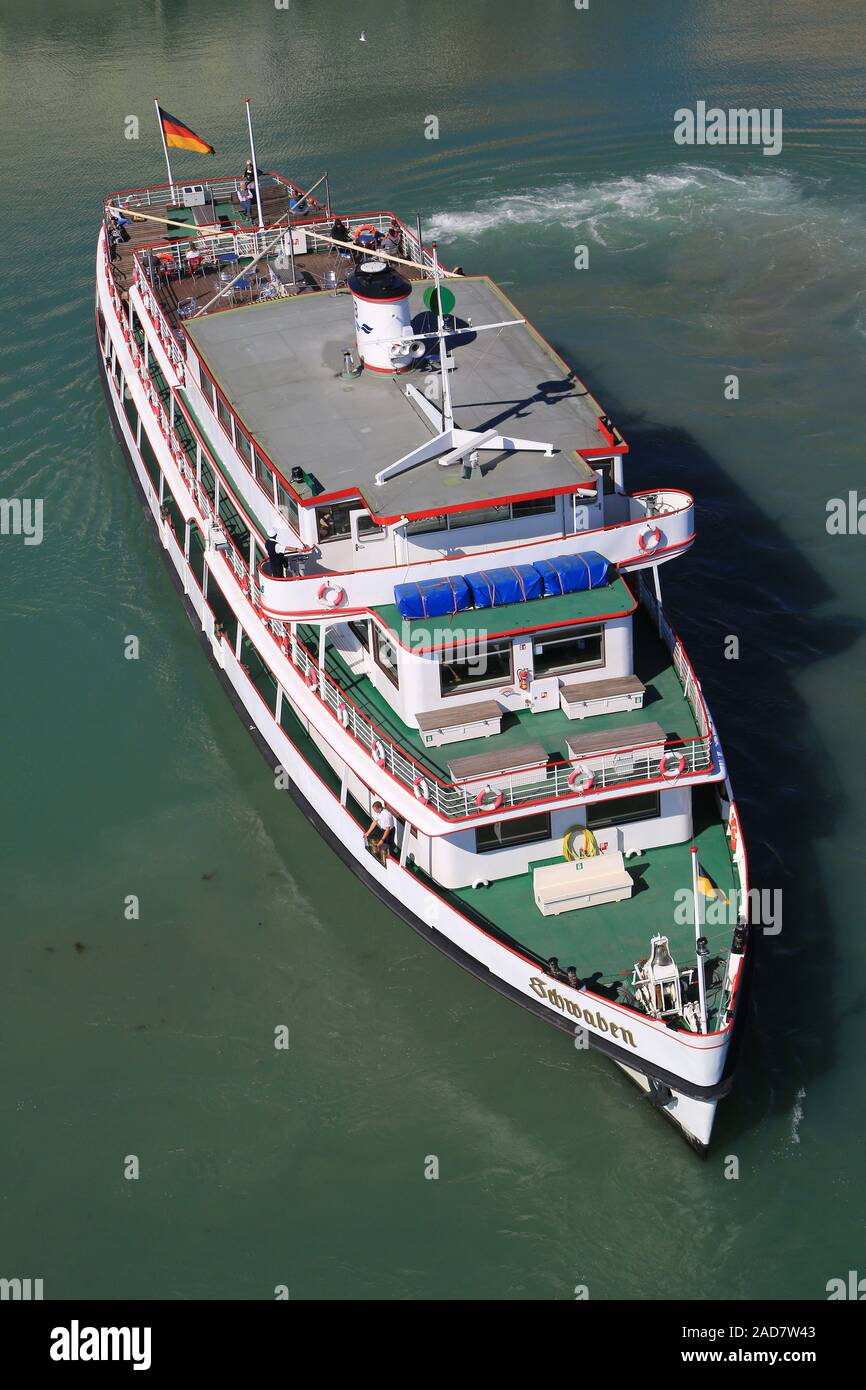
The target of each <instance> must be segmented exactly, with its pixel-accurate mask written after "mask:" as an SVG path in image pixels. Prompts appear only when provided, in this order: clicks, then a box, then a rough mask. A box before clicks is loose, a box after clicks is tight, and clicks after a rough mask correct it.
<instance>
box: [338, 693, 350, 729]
mask: <svg viewBox="0 0 866 1390" xmlns="http://www.w3.org/2000/svg"><path fill="white" fill-rule="evenodd" d="M337 718H338V720H339V721H340V725H341V727H342V728H344V729H348V727H349V706H348V705H345V704H343V701H342V700H341V701H340V703H339V704H338V705H337Z"/></svg>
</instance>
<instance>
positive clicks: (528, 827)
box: [475, 812, 550, 854]
mask: <svg viewBox="0 0 866 1390" xmlns="http://www.w3.org/2000/svg"><path fill="white" fill-rule="evenodd" d="M549 839H550V813H549V812H545V813H544V814H543V815H540V816H515V818H514V820H500V821H493V822H492V823H491V824H489V825H479V826H478V827H477V829H476V831H475V852H476V854H489V853H490V851H491V850H496V849H516V848H517V846H518V845H534V844H535V843H536V842H537V841H539V840H549Z"/></svg>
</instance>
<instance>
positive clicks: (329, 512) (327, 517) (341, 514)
mask: <svg viewBox="0 0 866 1390" xmlns="http://www.w3.org/2000/svg"><path fill="white" fill-rule="evenodd" d="M351 510H352V508H351V507H346V506H338V507H318V508H317V509H316V527H317V529H318V534H319V540H320V541H341V540H345V539H346V537H347V536H351V534H352V528H351V526H350V524H349V514H350V512H351Z"/></svg>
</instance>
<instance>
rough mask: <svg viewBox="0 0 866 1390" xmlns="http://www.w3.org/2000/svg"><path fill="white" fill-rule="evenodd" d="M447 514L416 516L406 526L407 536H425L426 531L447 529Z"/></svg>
mask: <svg viewBox="0 0 866 1390" xmlns="http://www.w3.org/2000/svg"><path fill="white" fill-rule="evenodd" d="M447 530H448V518H447V516H418V517H416V518H415V520H414V521H410V522H409V525H408V526H407V527H406V534H407V536H425V535H426V534H427V532H428V531H447Z"/></svg>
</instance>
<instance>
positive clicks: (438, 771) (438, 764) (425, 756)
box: [300, 595, 699, 782]
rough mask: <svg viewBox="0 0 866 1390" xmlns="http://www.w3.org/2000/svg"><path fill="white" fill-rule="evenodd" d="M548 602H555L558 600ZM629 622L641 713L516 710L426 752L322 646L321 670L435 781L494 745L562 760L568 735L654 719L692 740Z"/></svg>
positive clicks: (651, 648) (645, 634)
mask: <svg viewBox="0 0 866 1390" xmlns="http://www.w3.org/2000/svg"><path fill="white" fill-rule="evenodd" d="M574 597H575V595H569V601H571V599H572V598H574ZM551 601H552V602H557V603H558V602H560V600H558V599H554V600H551ZM460 616H461V617H462V616H466V615H463V614H461V615H460ZM632 621H633V628H634V668H635V673H636V674H637V675H638V676H639V677H640V679H641V680H642V681H643V683H644V685H645V686H646V696H645V699H644V707H643V709H641V710H630V711H628V712H627V713H620V714H601V715H593V716H592V717H591V718H589V719H582V720H581V719H568V718H567V717H566V715H565V714H564V713H563V712H562V710H559V709H554V710H548V711H547V712H546V713H544V714H531V713H530V712H529V711H528V710H522V711H521V712H520V713H519V714H506V715H504V716H503V720H502V732H501V733H499V734H493V735H491V737H489V738H473V739H466V740H465V741H463V742H461V743H449V744H446V745H445V746H444V747H442V748H427V747H426V746H425V744H424V743H423V742H422V739H421V735H420V732H419V731H418V729H410V728H408V727H407V725H405V724H404V723H403V721H402V720H401V719H400V718H399V716H398V715H397V714H395V712H394V710H393V709H392V708H391V706H390V705H389V704H388V702H387V700H386V699H385V697H384V696H383V695H380V693H379V692H378V690H376V688H375V686H374V685H373V683H372V681H371V680H370V679H369V677H367V676H365V675H357V674H353V673H352V672H351V671H350V670H349V668H348V666H346V664H345V662H344V661H343V659H342V657H340V655H339V654H338V653H337V652H336V651H334V649H333V648H332V647H330V646H328V647H326V651H325V666H326V669H327V671H328V674H329V675H330V676H332V677H333V679H334V680H335V681H336V682H337V683H338V684H339V685H341V686H342V688H343V690H344V691H345V692H346V694H347V695H348V696H349V699H350V700H351V701H352V702H353V703H354V704H355V705H357V706H358V708H359V709H361V710H362V711H363V712H364V713H365V714H366V715H367V716H368V717H369V718H370V719H371V720H372V721H373V723H374V724H376V725H378V727H379V729H380V730H381V731H382V732H383V733H384V734H387V736H388V737H389V738H390V739H391V740H392V741H393V742H394V743H396V744H398V745H399V746H400V747H401V748H404V749H405V750H406V752H407V753H408V754H409V755H410V757H412V758H414V759H415V761H416V762H418V763H421V764H422V765H423V766H424V767H426V768H427V769H428V770H429V771H431V772H432V773H434V775H435V776H437V777H438V778H439V779H440V780H441V781H444V782H450V780H451V776H450V773H449V771H448V760H449V759H453V758H463V757H471V756H472V755H473V754H475V753H484V752H489V751H490V750H491V749H492V748H493V747H494V746H495V747H500V748H509V747H512V746H513V745H515V744H520V743H528V742H538V743H541V744H542V745H543V747H544V748H545V750H546V752H547V753H548V754H550V756H551V757H554V758H556V759H558V760H561V761H567V759H568V756H569V754H568V749H567V747H566V739H567V738H568V737H569V736H570V735H572V734H580V733H589V732H592V733H595V732H596V731H603V730H605V729H617V728H626V727H628V726H629V725H633V724H634V725H639V724H645V723H647V722H648V721H655V722H656V723H657V724H660V725H661V726H662V728H663V729H664V730H665V733H666V734H667V736H668V738H670V739H687V738H694V737H696V736H697V735H698V732H699V730H698V727H697V725H696V723H695V718H694V715H693V714H692V710H691V706H690V705H689V703H688V701H687V700H686V697H685V695H684V694H683V691H682V687H681V685H680V683H679V679H678V677H677V673H676V671H675V670H674V668H673V666H672V665H671V657H670V652H669V651H668V649H667V647H666V646H665V645H664V643H663V642H662V641H661V639H660V638H659V636H658V634H657V633H656V631H655V628H654V627H653V625H652V623H651V621H650V619H649V618H648V617H647V615H646V613H645V612H644V610H643V609H642V608H638V610H637V612H636V613H635V615H634V618H633V620H632ZM300 636H301V640H302V641H303V642H304V643H305V645H306V646H307V648H308V649H309V650H310V651H311V652H312V653H313V655H314V656H316V655H317V653H318V646H317V635H316V633H315V631H314V630H312V629H310V628H306V629H301V632H300ZM577 679H579V677H577V676H575V680H577ZM479 698H481V696H480V695H479Z"/></svg>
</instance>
